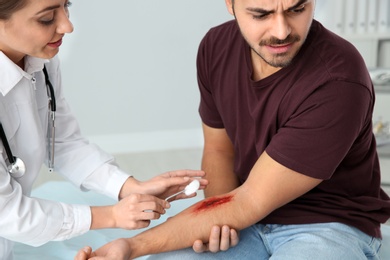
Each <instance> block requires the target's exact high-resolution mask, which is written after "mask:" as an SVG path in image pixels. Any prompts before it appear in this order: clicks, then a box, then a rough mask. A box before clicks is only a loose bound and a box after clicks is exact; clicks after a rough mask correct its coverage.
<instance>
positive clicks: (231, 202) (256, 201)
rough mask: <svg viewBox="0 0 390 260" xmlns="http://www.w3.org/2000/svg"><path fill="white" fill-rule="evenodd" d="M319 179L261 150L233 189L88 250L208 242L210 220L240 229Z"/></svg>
mask: <svg viewBox="0 0 390 260" xmlns="http://www.w3.org/2000/svg"><path fill="white" fill-rule="evenodd" d="M319 183H321V180H319V179H314V178H311V177H308V176H306V175H303V174H300V173H298V172H295V171H292V170H290V169H288V168H286V167H284V166H283V165H281V164H279V163H278V162H276V161H274V160H273V159H272V158H271V157H270V156H268V154H267V153H265V152H264V153H263V154H262V155H261V156H260V158H259V159H258V161H257V162H256V164H255V166H254V167H253V169H252V171H251V173H250V175H249V177H248V179H247V181H246V182H245V183H244V184H243V185H241V186H240V187H238V188H236V189H235V190H233V191H231V192H229V193H226V194H223V195H217V196H213V197H210V198H207V199H205V200H203V201H200V202H199V203H197V204H194V205H193V206H191V207H190V208H187V209H186V210H184V211H183V212H181V213H179V214H178V215H176V216H174V217H172V218H170V219H169V220H168V221H167V222H165V223H163V224H161V225H159V226H156V227H154V228H152V229H149V230H147V231H145V232H143V233H141V234H139V235H137V236H135V237H132V238H127V239H120V240H116V241H113V242H111V243H108V244H106V245H105V246H103V247H101V248H99V249H98V250H96V251H95V252H93V253H91V254H90V255H89V256H105V257H106V258H105V259H133V258H135V257H138V256H142V255H147V254H156V253H160V252H165V251H172V250H177V249H182V248H186V247H189V246H191V244H192V241H194V240H196V239H198V238H200V239H201V240H202V241H204V242H207V240H208V235H209V232H210V229H211V228H212V227H213V226H214V225H219V226H222V225H225V224H226V225H228V226H229V227H232V228H234V229H237V230H241V229H244V228H246V227H248V226H250V225H252V224H254V223H256V222H258V221H259V220H261V219H262V218H264V217H265V216H267V215H268V214H269V213H271V212H272V211H273V210H275V209H277V208H279V207H281V206H283V205H284V204H286V203H288V202H290V201H292V200H294V199H296V198H297V197H299V196H301V195H303V194H304V193H306V192H308V191H309V190H311V189H313V188H314V187H316V186H317V185H318V184H319ZM182 230H186V232H182ZM143 245H148V246H147V247H145V246H143ZM87 255H88V253H85V252H84V251H82V250H80V251H79V254H78V255H77V256H76V259H87Z"/></svg>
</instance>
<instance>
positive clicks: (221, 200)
mask: <svg viewBox="0 0 390 260" xmlns="http://www.w3.org/2000/svg"><path fill="white" fill-rule="evenodd" d="M240 197H241V195H240V194H239V193H237V192H236V191H234V192H232V193H229V194H226V195H222V196H217V197H211V198H208V199H205V200H203V201H201V202H199V203H197V204H195V205H193V206H191V207H190V208H188V209H186V210H185V211H183V212H181V213H179V214H178V215H176V216H174V217H172V218H170V219H168V220H167V222H165V223H163V224H161V225H159V226H156V227H154V228H152V229H150V230H147V231H145V232H143V233H141V234H139V235H137V236H135V237H132V238H129V239H128V242H129V244H130V246H131V252H132V255H131V259H132V258H134V257H139V256H142V255H148V254H156V253H161V252H166V251H172V250H177V249H182V248H187V247H190V246H192V244H193V241H195V240H197V239H202V240H203V241H204V242H207V241H208V238H209V234H210V230H211V228H212V226H213V225H219V226H222V225H224V224H226V225H228V226H230V227H231V228H235V229H238V230H239V229H242V228H245V227H247V226H249V225H251V224H253V223H255V222H256V221H257V220H256V219H251V218H250V217H249V218H248V217H244V216H243V212H245V210H244V208H245V207H247V206H249V205H247V206H245V205H243V203H239V201H240V200H242V199H240Z"/></svg>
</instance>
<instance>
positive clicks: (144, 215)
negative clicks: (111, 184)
mask: <svg viewBox="0 0 390 260" xmlns="http://www.w3.org/2000/svg"><path fill="white" fill-rule="evenodd" d="M169 207H170V205H169V203H168V202H167V201H165V200H162V199H159V198H157V197H155V196H152V195H147V194H131V195H129V196H127V197H125V198H124V199H122V200H120V201H119V202H118V203H117V204H115V205H113V206H101V207H91V212H92V224H91V229H100V228H123V229H139V228H145V227H147V226H149V224H150V221H151V220H153V219H159V218H160V216H161V215H162V214H165V209H167V208H169Z"/></svg>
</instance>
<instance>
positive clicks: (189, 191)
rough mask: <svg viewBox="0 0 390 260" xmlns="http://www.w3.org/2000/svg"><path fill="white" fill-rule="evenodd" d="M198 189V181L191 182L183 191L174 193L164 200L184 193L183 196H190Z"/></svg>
mask: <svg viewBox="0 0 390 260" xmlns="http://www.w3.org/2000/svg"><path fill="white" fill-rule="evenodd" d="M199 187H200V182H199V181H198V180H193V181H192V182H191V183H190V184H188V185H187V186H186V187H185V188H184V190H182V191H179V192H178V193H175V194H173V195H171V196H169V197H168V198H166V199H165V200H169V199H171V198H173V197H175V196H177V195H179V194H180V193H184V194H185V195H187V196H188V195H191V194H192V193H195V192H196V191H197V190H198V189H199Z"/></svg>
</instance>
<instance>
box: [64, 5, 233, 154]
mask: <svg viewBox="0 0 390 260" xmlns="http://www.w3.org/2000/svg"><path fill="white" fill-rule="evenodd" d="M72 2H73V5H72V7H70V15H71V20H72V22H73V24H74V27H75V31H74V32H73V33H72V34H70V35H67V36H66V37H65V39H64V44H63V46H62V47H61V51H60V57H61V60H62V68H63V82H64V84H65V90H66V92H65V93H66V96H67V99H68V102H69V103H70V105H71V107H72V110H73V111H74V113H75V114H76V116H77V118H78V119H79V122H80V124H81V128H82V132H83V134H84V135H86V136H87V137H89V138H90V139H91V140H92V141H93V142H96V143H98V144H99V145H101V146H102V147H103V148H105V149H107V150H109V151H110V152H125V151H141V150H158V149H169V148H180V147H188V146H189V147H193V146H201V145H202V142H203V140H202V135H201V121H200V118H199V115H198V112H197V111H198V103H199V93H198V87H197V82H196V69H195V59H196V53H197V48H198V44H199V42H200V40H201V38H202V37H203V35H204V34H205V33H206V31H207V30H208V29H209V28H210V27H212V26H215V25H218V24H220V23H222V22H224V21H226V20H228V19H231V18H232V17H231V16H230V15H229V13H228V12H227V10H226V8H225V3H224V1H223V0H219V1H217V0H212V1H210V0H186V1H183V0H170V1H161V0H142V1H133V0H127V1H114V2H107V1H102V0H93V1H88V0H82V1H76V0H75V1H72Z"/></svg>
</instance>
